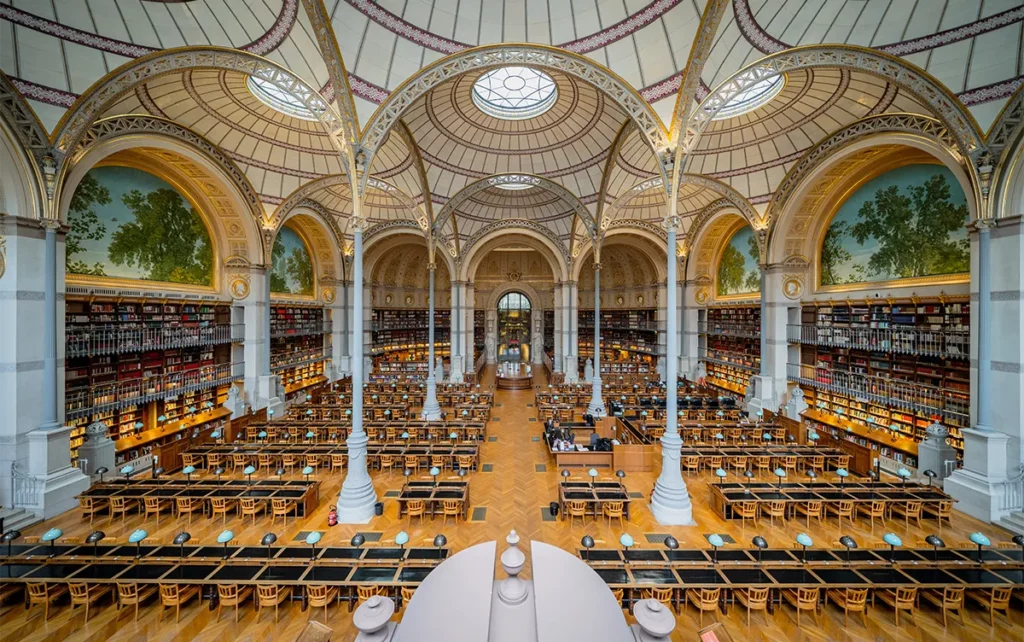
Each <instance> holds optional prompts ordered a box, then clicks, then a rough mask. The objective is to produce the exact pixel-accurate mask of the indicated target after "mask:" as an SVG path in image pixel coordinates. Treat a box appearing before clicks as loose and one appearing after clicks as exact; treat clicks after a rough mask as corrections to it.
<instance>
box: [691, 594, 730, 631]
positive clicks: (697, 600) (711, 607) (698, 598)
mask: <svg viewBox="0 0 1024 642" xmlns="http://www.w3.org/2000/svg"><path fill="white" fill-rule="evenodd" d="M721 594H722V589H719V588H715V589H706V588H701V589H687V590H686V602H685V603H684V607H683V608H685V604H693V605H694V606H696V607H697V610H698V611H700V620H699V621H700V628H704V611H717V610H718V598H719V597H720V596H721Z"/></svg>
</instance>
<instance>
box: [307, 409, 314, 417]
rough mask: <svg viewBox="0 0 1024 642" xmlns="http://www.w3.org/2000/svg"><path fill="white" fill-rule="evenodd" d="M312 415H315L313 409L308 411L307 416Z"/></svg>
mask: <svg viewBox="0 0 1024 642" xmlns="http://www.w3.org/2000/svg"><path fill="white" fill-rule="evenodd" d="M312 414H313V409H312V408H310V409H309V410H307V411H306V415H307V416H309V415H312Z"/></svg>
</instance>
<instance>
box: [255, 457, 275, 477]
mask: <svg viewBox="0 0 1024 642" xmlns="http://www.w3.org/2000/svg"><path fill="white" fill-rule="evenodd" d="M274 459H275V456H274V455H271V454H268V453H260V454H258V455H256V463H257V465H258V466H259V469H260V470H263V471H267V472H270V473H272V472H274Z"/></svg>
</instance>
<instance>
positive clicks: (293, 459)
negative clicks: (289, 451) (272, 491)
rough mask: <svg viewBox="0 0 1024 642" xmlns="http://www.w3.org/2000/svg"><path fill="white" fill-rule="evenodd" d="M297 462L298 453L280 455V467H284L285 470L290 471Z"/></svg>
mask: <svg viewBox="0 0 1024 642" xmlns="http://www.w3.org/2000/svg"><path fill="white" fill-rule="evenodd" d="M298 464H299V456H298V455H281V468H284V469H285V471H287V472H289V473H290V472H292V470H294V469H295V467H296V466H297V465H298Z"/></svg>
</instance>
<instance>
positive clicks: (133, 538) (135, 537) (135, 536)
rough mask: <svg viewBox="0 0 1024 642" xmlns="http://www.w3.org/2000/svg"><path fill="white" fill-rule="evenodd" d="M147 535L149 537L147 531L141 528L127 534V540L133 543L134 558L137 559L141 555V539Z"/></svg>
mask: <svg viewBox="0 0 1024 642" xmlns="http://www.w3.org/2000/svg"><path fill="white" fill-rule="evenodd" d="M147 537H149V533H147V532H146V531H144V530H142V529H141V528H140V529H138V530H137V531H135V532H133V533H132V534H131V535H129V536H128V541H129V542H130V543H132V544H135V559H139V558H141V557H142V540H144V539H146V538H147Z"/></svg>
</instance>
